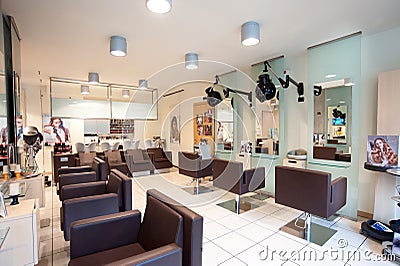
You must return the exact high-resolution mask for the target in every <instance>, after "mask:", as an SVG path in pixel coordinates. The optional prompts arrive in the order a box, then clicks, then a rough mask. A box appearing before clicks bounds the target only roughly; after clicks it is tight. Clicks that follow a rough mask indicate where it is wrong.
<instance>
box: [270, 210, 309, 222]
mask: <svg viewBox="0 0 400 266" xmlns="http://www.w3.org/2000/svg"><path fill="white" fill-rule="evenodd" d="M301 213H302V212H301V211H298V210H295V209H280V210H278V211H276V212H274V213H272V214H271V216H273V217H275V218H278V219H281V220H284V221H292V220H294V219H296V218H297V217H298V216H299V215H300V214H301Z"/></svg>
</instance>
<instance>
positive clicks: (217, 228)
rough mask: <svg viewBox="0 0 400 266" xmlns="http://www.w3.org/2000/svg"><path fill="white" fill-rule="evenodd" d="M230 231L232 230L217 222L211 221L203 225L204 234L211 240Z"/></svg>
mask: <svg viewBox="0 0 400 266" xmlns="http://www.w3.org/2000/svg"><path fill="white" fill-rule="evenodd" d="M230 231H231V230H229V229H228V228H226V227H225V226H223V225H221V224H219V223H217V222H210V223H206V224H204V225H203V235H204V236H205V237H206V238H208V239H210V240H213V239H215V238H217V237H220V236H222V235H225V234H227V233H229V232H230Z"/></svg>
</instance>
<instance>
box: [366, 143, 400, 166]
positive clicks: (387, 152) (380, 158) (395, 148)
mask: <svg viewBox="0 0 400 266" xmlns="http://www.w3.org/2000/svg"><path fill="white" fill-rule="evenodd" d="M399 147H400V146H399V136H368V144H367V162H368V163H369V164H371V165H375V166H382V167H397V165H398V154H399Z"/></svg>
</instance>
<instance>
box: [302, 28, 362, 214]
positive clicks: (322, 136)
mask: <svg viewBox="0 0 400 266" xmlns="http://www.w3.org/2000/svg"><path fill="white" fill-rule="evenodd" d="M308 86H309V89H308V93H309V94H308V100H309V105H308V108H309V109H308V121H309V123H308V132H309V135H308V136H309V142H308V155H307V160H308V163H307V167H308V168H310V169H315V170H320V171H325V172H329V173H331V174H332V179H335V178H338V177H340V176H343V177H346V178H347V203H346V205H345V207H343V208H342V209H341V210H340V211H339V213H340V214H344V215H346V216H349V217H353V218H356V217H357V209H358V167H359V164H358V161H359V134H360V104H361V103H360V91H361V33H356V34H352V35H349V36H346V37H343V38H340V39H338V40H334V41H331V42H328V43H324V44H320V45H317V46H314V47H310V48H308ZM319 94H320V95H319ZM318 95H319V96H318ZM350 161H351V162H353V163H350ZM354 162H355V163H354Z"/></svg>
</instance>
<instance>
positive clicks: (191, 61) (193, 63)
mask: <svg viewBox="0 0 400 266" xmlns="http://www.w3.org/2000/svg"><path fill="white" fill-rule="evenodd" d="M185 67H186V68H187V69H197V68H198V67H199V56H198V55H197V54H196V53H187V54H185Z"/></svg>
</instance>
